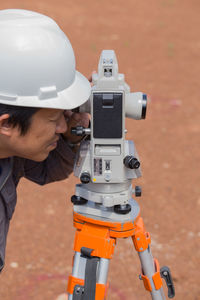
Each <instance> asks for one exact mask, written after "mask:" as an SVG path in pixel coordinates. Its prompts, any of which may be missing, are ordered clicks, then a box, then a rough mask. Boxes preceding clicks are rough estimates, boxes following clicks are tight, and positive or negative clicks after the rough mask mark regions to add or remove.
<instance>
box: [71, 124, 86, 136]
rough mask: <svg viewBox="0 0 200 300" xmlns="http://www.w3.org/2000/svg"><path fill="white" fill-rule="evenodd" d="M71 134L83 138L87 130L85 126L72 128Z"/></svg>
mask: <svg viewBox="0 0 200 300" xmlns="http://www.w3.org/2000/svg"><path fill="white" fill-rule="evenodd" d="M71 134H74V135H77V136H83V135H84V134H85V128H84V127H83V126H77V127H72V128H71Z"/></svg>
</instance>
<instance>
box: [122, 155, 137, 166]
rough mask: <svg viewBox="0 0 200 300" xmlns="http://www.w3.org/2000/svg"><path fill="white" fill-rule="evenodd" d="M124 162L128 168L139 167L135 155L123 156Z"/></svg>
mask: <svg viewBox="0 0 200 300" xmlns="http://www.w3.org/2000/svg"><path fill="white" fill-rule="evenodd" d="M124 164H125V166H126V167H127V168H129V169H138V168H139V167H140V162H139V160H137V158H136V157H134V156H132V155H127V156H126V157H125V158H124Z"/></svg>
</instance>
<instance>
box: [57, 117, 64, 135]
mask: <svg viewBox="0 0 200 300" xmlns="http://www.w3.org/2000/svg"><path fill="white" fill-rule="evenodd" d="M66 131H67V123H66V121H65V118H64V116H62V117H61V118H60V120H59V122H58V124H57V126H56V133H64V132H66Z"/></svg>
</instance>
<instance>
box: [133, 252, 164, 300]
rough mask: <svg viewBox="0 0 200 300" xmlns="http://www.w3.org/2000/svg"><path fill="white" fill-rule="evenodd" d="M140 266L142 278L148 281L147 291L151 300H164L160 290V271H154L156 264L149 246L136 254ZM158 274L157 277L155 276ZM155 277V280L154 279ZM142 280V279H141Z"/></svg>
mask: <svg viewBox="0 0 200 300" xmlns="http://www.w3.org/2000/svg"><path fill="white" fill-rule="evenodd" d="M138 255H139V258H140V262H141V266H142V273H143V274H142V275H141V277H142V276H145V277H146V280H147V279H149V282H150V285H149V291H150V293H151V297H152V299H153V300H165V299H166V298H165V295H164V292H163V288H162V282H161V279H160V271H159V270H156V263H157V261H154V259H153V256H152V254H151V250H150V246H148V248H147V249H146V250H145V251H143V252H139V253H138ZM157 274H158V275H157ZM156 276H157V278H156ZM141 279H142V278H141Z"/></svg>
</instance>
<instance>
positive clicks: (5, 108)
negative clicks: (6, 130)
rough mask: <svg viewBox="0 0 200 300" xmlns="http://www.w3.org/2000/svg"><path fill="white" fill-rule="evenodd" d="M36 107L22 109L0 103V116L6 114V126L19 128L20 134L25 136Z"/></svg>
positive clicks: (36, 109) (22, 107) (21, 107)
mask: <svg viewBox="0 0 200 300" xmlns="http://www.w3.org/2000/svg"><path fill="white" fill-rule="evenodd" d="M39 109H40V108H38V107H24V106H16V105H7V104H2V103H0V116H1V115H4V114H8V115H9V118H8V124H10V125H12V127H19V130H20V134H21V135H25V134H26V133H27V131H28V129H29V127H30V125H31V119H32V116H33V115H34V114H35V113H36V112H37V111H38V110H39Z"/></svg>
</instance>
